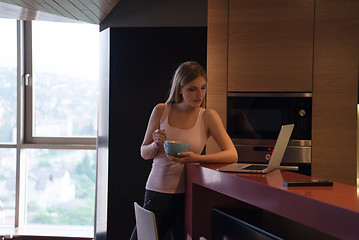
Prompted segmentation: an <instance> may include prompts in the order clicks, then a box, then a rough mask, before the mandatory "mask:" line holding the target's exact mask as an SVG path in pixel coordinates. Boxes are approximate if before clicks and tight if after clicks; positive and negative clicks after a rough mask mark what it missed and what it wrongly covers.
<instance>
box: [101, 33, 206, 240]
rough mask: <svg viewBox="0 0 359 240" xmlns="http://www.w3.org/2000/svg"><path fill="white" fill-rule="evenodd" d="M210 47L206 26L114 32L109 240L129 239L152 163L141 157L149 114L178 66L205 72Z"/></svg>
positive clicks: (165, 94) (110, 120)
mask: <svg viewBox="0 0 359 240" xmlns="http://www.w3.org/2000/svg"><path fill="white" fill-rule="evenodd" d="M206 43H207V29H206V27H158V28H155V27H152V28H149V27H147V28H110V97H109V176H108V209H107V215H108V221H107V239H128V238H129V236H130V234H131V232H132V229H133V227H134V226H135V219H134V210H133V203H134V202H135V201H137V202H139V203H140V204H142V203H143V195H144V188H145V183H146V179H147V176H148V174H149V171H150V168H151V164H152V160H148V161H145V160H143V159H142V158H141V156H140V146H141V143H142V140H143V137H144V134H145V131H146V127H147V123H148V120H149V117H150V114H151V112H152V109H153V107H154V106H155V105H156V104H157V103H160V102H165V101H166V99H167V96H168V94H167V93H168V90H169V87H170V81H171V78H172V75H173V73H174V70H175V69H176V68H177V66H178V65H179V64H180V63H182V62H184V61H188V60H193V61H197V62H199V63H200V64H202V65H203V66H204V67H206V61H207V54H206V52H207V44H206ZM119 236H121V238H119Z"/></svg>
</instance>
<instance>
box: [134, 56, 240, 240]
mask: <svg viewBox="0 0 359 240" xmlns="http://www.w3.org/2000/svg"><path fill="white" fill-rule="evenodd" d="M206 87H207V75H206V72H205V71H204V69H203V68H202V67H201V66H200V65H199V64H198V63H196V62H185V63H183V64H181V65H180V66H179V68H178V69H177V70H176V72H175V75H174V77H173V80H172V87H171V91H170V95H169V98H168V100H167V102H166V103H160V104H158V105H157V106H155V108H154V109H153V111H152V114H151V117H150V120H149V123H148V126H147V130H146V134H145V137H144V140H143V143H142V146H141V156H142V157H143V158H144V159H154V160H153V164H152V170H151V173H150V175H149V177H148V180H147V183H146V192H145V201H144V207H145V208H146V209H148V210H150V211H152V212H154V214H155V216H156V223H157V229H158V235H159V239H163V238H164V236H165V235H166V233H167V232H168V230H170V229H171V230H172V239H175V240H177V239H178V240H183V239H185V237H184V191H185V180H184V177H185V176H184V164H186V163H233V162H236V161H237V158H238V156H237V152H236V149H235V147H234V146H233V143H232V141H231V139H230V138H229V136H228V134H227V132H226V130H225V129H224V127H223V124H222V121H221V119H220V117H219V115H218V114H217V112H216V111H214V110H211V109H205V108H204V105H205V96H206ZM210 136H212V137H213V138H214V140H215V141H216V142H217V144H218V145H219V147H220V148H221V151H220V152H218V153H213V154H207V155H201V153H202V151H203V148H204V146H205V144H206V142H207V140H208V138H209V137H210ZM166 139H168V140H174V141H182V142H187V143H189V144H190V149H189V151H188V152H182V153H180V156H179V157H174V156H171V155H167V154H166V153H165V151H164V148H163V142H164V141H165V140H166ZM134 235H136V232H135V231H134V233H133V234H132V237H131V239H136V237H135V236H134Z"/></svg>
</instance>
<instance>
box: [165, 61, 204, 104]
mask: <svg viewBox="0 0 359 240" xmlns="http://www.w3.org/2000/svg"><path fill="white" fill-rule="evenodd" d="M198 77H203V78H204V79H206V81H207V73H206V71H205V70H204V69H203V67H202V66H201V65H199V64H198V63H197V62H192V61H189V62H184V63H182V64H181V65H180V66H179V67H178V68H177V70H176V71H175V74H174V76H173V78H172V87H171V89H170V93H169V96H168V99H167V102H168V103H180V102H182V101H183V97H182V95H181V94H180V90H181V89H182V87H183V86H184V85H186V84H187V83H189V82H192V81H193V80H195V79H196V78H198ZM201 107H205V99H203V102H202V104H201Z"/></svg>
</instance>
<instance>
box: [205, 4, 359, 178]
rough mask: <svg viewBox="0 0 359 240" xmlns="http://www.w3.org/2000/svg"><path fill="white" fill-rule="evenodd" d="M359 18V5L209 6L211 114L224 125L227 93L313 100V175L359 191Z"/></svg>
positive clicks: (209, 149)
mask: <svg viewBox="0 0 359 240" xmlns="http://www.w3.org/2000/svg"><path fill="white" fill-rule="evenodd" d="M358 12H359V1H357V0H345V1H342V0H331V1H328V0H315V1H314V0H303V1H288V0H276V1H265V0H253V1H251V0H229V1H224V0H208V61H207V66H208V93H207V94H208V95H207V106H208V107H209V108H213V109H215V110H217V111H218V113H219V115H220V117H221V118H222V120H223V122H224V125H225V123H226V119H227V116H226V112H227V93H228V91H241V92H243V91H245V92H283V91H284V92H312V93H313V109H312V116H313V123H312V175H313V176H315V177H320V178H327V179H332V180H334V181H338V182H342V183H347V184H352V185H355V184H356V178H357V174H358V173H357V168H358V165H359V164H358V161H357V148H358V146H357V106H356V105H357V103H358V75H359V73H358V66H359V63H358V59H359V58H358V55H359V31H358V29H359V15H358ZM215 151H218V146H217V145H216V144H215V143H213V142H210V143H209V144H208V145H207V152H215Z"/></svg>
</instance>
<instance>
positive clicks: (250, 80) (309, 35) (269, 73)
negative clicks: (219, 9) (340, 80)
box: [228, 0, 314, 92]
mask: <svg viewBox="0 0 359 240" xmlns="http://www.w3.org/2000/svg"><path fill="white" fill-rule="evenodd" d="M228 9H229V16H228V17H229V32H228V91H249V92H253V91H255V92H258V91H260V92H273V91H274V92H282V91H284V92H311V91H312V62H313V33H314V31H313V23H314V0H304V1H292V0H277V1H267V0H230V1H229V8H228Z"/></svg>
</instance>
